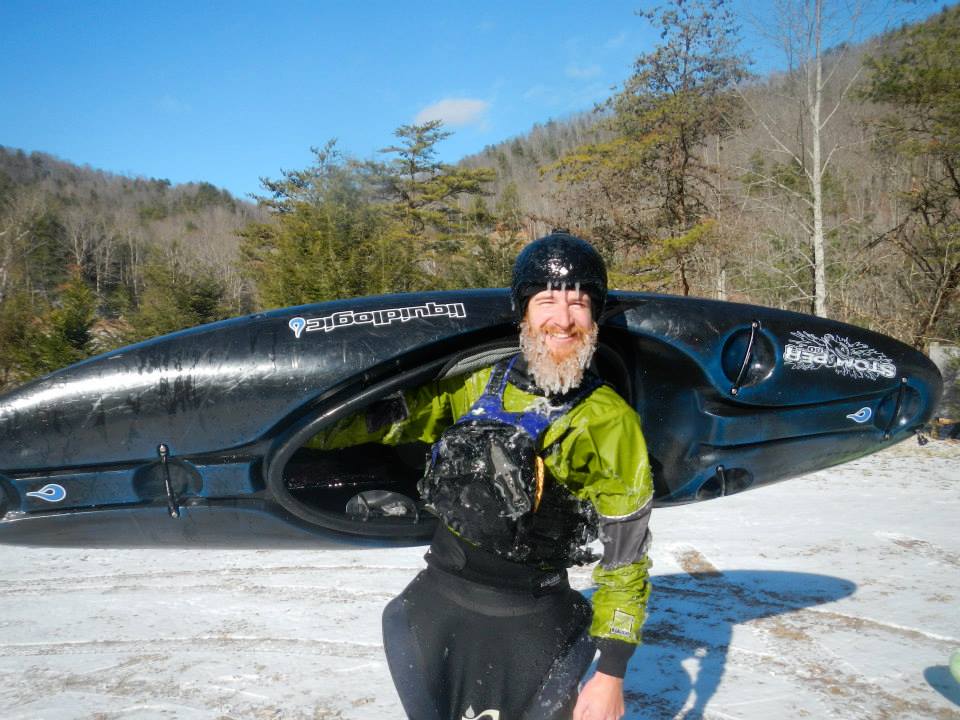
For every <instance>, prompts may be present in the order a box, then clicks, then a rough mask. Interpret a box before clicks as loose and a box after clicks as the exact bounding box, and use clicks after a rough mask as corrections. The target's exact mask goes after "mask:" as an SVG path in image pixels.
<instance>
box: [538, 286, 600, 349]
mask: <svg viewBox="0 0 960 720" xmlns="http://www.w3.org/2000/svg"><path fill="white" fill-rule="evenodd" d="M526 319H527V324H528V325H529V327H530V329H531V330H532V331H533V332H534V333H536V334H538V335H540V336H541V337H542V338H543V342H544V344H545V345H546V347H547V350H548V351H549V352H550V356H551V357H552V358H553V359H554V360H563V359H565V358H567V357H569V356H571V355H572V354H574V353H576V352H577V351H578V350H579V348H580V347H581V345H582V344H583V342H584V339H585V338H586V337H587V336H588V335H589V333H590V331H591V329H592V328H593V313H592V311H591V308H590V296H589V295H587V294H586V293H585V292H582V291H578V290H574V289H566V290H541V291H540V292H538V293H537V294H536V295H534V296H533V297H531V298H530V302H529V303H528V305H527V315H526Z"/></svg>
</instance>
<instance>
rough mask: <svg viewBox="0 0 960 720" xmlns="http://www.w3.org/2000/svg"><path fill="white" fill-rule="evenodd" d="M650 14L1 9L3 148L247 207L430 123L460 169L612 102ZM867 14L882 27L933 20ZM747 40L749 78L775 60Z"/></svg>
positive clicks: (512, 5)
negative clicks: (194, 186)
mask: <svg viewBox="0 0 960 720" xmlns="http://www.w3.org/2000/svg"><path fill="white" fill-rule="evenodd" d="M835 4H836V3H835ZM747 5H748V4H747V3H744V4H743V6H744V7H746V6H747ZM649 6H651V3H644V2H639V1H637V0H633V1H630V2H626V1H621V0H595V1H594V2H588V1H587V0H577V1H568V0H554V1H553V2H547V1H545V0H544V1H539V2H523V1H522V0H514V1H513V2H500V1H499V0H486V1H485V2H479V3H474V2H465V1H464V2H461V1H460V0H447V1H446V2H419V1H417V0H409V1H408V2H402V3H401V2H396V1H394V2H381V1H379V0H377V1H363V0H355V1H354V2H333V1H332V0H331V1H327V2H322V1H321V0H315V1H314V2H307V1H306V0H301V1H298V2H292V1H289V2H285V1H278V2H274V3H266V2H263V1H262V0H261V1H260V2H245V1H237V2H210V1H205V0H193V2H181V1H180V0H165V1H162V2H161V1H160V0H156V1H152V2H151V1H148V0H141V1H138V0H126V1H114V2H105V1H97V0H72V1H57V2H49V1H48V2H41V1H39V0H38V1H33V2H26V1H24V0H0V145H5V146H7V147H13V148H22V149H24V150H27V151H32V150H40V151H43V152H47V153H50V154H53V155H56V156H58V157H61V158H63V159H65V160H69V161H71V162H75V163H79V164H88V165H90V166H92V167H95V168H100V169H104V170H109V171H112V172H117V173H123V174H129V175H138V176H144V177H156V178H168V179H170V180H172V181H173V182H187V181H191V180H196V181H200V180H205V181H208V182H211V183H213V184H214V185H217V186H219V187H224V188H227V189H228V190H230V191H231V192H232V193H234V194H236V195H245V194H247V193H251V192H256V191H258V190H259V189H260V188H259V180H258V178H259V177H261V176H267V177H278V176H279V174H280V170H281V168H291V169H292V168H301V167H304V166H306V165H307V164H309V163H310V161H311V158H312V156H311V154H310V151H309V148H310V146H311V145H313V146H320V145H323V144H324V143H325V142H326V141H327V140H329V139H331V138H337V139H338V145H339V147H340V148H341V150H343V151H345V152H348V153H350V154H353V155H356V156H358V157H361V158H368V157H374V156H376V153H377V150H378V149H380V148H382V147H385V146H387V145H389V144H390V143H391V141H392V139H393V138H392V133H393V130H394V129H395V128H397V127H398V126H399V125H402V124H410V123H414V122H422V121H423V120H426V119H432V118H435V117H439V118H441V119H444V120H445V122H446V125H447V127H448V129H450V130H452V131H454V133H455V134H454V136H453V137H451V138H450V139H448V140H447V141H445V142H444V143H443V145H442V146H441V147H440V150H441V154H442V156H443V158H444V159H445V160H448V161H455V160H457V159H459V158H460V157H462V156H463V155H465V154H468V153H471V152H476V151H479V150H481V149H482V148H483V147H484V146H485V145H489V144H493V143H496V142H499V141H501V140H505V139H508V138H510V137H513V136H515V135H519V134H521V133H523V132H525V131H527V130H529V129H530V127H531V126H532V125H533V124H534V123H537V122H541V123H542V122H545V121H547V120H548V119H550V118H562V117H565V116H567V115H570V114H571V113H575V112H578V111H583V110H589V109H591V108H592V107H593V105H594V103H596V102H598V101H600V100H602V99H604V98H605V97H607V96H608V95H609V94H610V91H611V88H612V87H613V86H615V85H617V84H618V83H620V82H622V81H623V80H624V79H626V78H627V77H628V76H629V74H630V72H631V67H632V61H633V59H634V58H635V57H636V56H637V55H638V54H640V53H642V52H645V51H648V50H650V49H651V48H652V47H653V45H654V44H655V43H656V40H657V37H656V33H655V32H654V31H653V30H652V29H651V28H650V27H649V25H648V24H647V23H646V22H645V21H644V20H643V19H642V18H640V17H637V16H636V14H635V10H637V9H638V8H642V7H649ZM868 6H870V7H871V8H872V9H874V10H877V11H878V12H875V13H874V17H873V18H872V19H871V20H870V22H871V23H872V24H873V25H872V27H873V28H875V29H876V30H880V29H882V26H881V25H880V24H878V23H888V22H890V21H891V20H892V19H895V18H900V17H918V16H920V17H922V16H924V15H927V14H929V13H930V12H933V11H935V10H937V9H939V7H940V6H939V5H938V4H937V3H930V2H925V1H924V0H920V1H918V2H916V3H899V4H897V3H890V2H883V3H881V2H879V0H876V2H874V3H870V2H868ZM881 8H882V12H879V10H880V9H881ZM891 8H893V9H892V10H891ZM762 22H763V18H761V24H762ZM743 34H744V37H745V44H744V48H743V49H744V51H745V52H747V53H748V54H750V55H752V56H754V57H755V58H756V59H757V64H756V65H755V69H756V70H761V71H762V70H766V69H768V68H769V67H770V66H771V64H773V63H775V62H776V61H775V60H774V59H773V58H775V54H771V53H772V51H771V49H770V48H769V47H768V46H767V45H766V43H765V42H764V41H763V40H762V39H761V38H760V36H759V33H758V32H757V29H756V26H755V25H753V24H752V23H751V22H750V21H749V20H747V21H746V22H745V25H744V33H743Z"/></svg>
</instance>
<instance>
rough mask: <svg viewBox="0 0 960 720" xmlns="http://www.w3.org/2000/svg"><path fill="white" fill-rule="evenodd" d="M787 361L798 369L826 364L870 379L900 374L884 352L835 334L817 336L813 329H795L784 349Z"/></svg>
mask: <svg viewBox="0 0 960 720" xmlns="http://www.w3.org/2000/svg"><path fill="white" fill-rule="evenodd" d="M783 362H784V364H785V365H787V366H789V367H792V368H793V369H794V370H819V369H820V368H824V367H825V368H832V369H833V371H834V372H836V373H837V374H838V375H844V376H846V377H853V378H867V379H869V380H876V379H877V378H881V377H884V378H893V377H896V376H897V366H896V365H894V364H893V362H892V361H891V360H890V358H888V357H887V356H886V355H884V354H883V353H882V352H879V351H878V350H874V349H873V348H871V347H870V346H869V345H866V344H865V343H862V342H856V341H853V340H850V339H849V338H845V337H841V336H840V335H833V334H832V333H827V334H826V335H823V336H820V337H817V336H816V335H814V334H813V333H810V332H805V331H802V330H795V331H793V332H792V333H790V342H788V343H787V345H786V347H784V349H783Z"/></svg>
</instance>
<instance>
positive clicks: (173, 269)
mask: <svg viewBox="0 0 960 720" xmlns="http://www.w3.org/2000/svg"><path fill="white" fill-rule="evenodd" d="M177 250H178V248H177V247H176V246H174V247H173V248H172V249H171V252H170V253H169V254H168V255H167V256H166V257H164V256H163V255H162V254H160V253H159V252H154V253H153V257H152V260H151V261H150V262H149V263H148V264H147V266H146V268H145V270H144V281H143V292H142V294H141V296H140V302H139V307H138V309H137V310H136V311H135V312H134V313H133V314H132V315H131V316H130V317H129V324H130V328H131V329H130V333H129V335H128V337H127V338H126V339H127V341H129V342H135V341H138V340H146V339H148V338H152V337H155V336H157V335H164V334H166V333H171V332H175V331H177V330H183V329H184V328H188V327H194V326H196V325H203V324H204V323H209V322H214V321H216V320H223V319H224V318H225V317H227V315H228V313H227V312H226V310H225V308H224V302H223V300H224V289H223V285H222V284H221V283H220V282H219V281H218V280H217V279H216V278H215V277H214V275H213V272H212V271H211V270H210V269H208V268H204V267H202V266H199V265H198V264H197V263H196V262H190V263H188V262H187V261H186V260H185V258H184V257H183V256H182V255H181V254H180V253H178V252H177Z"/></svg>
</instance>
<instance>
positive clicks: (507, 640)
mask: <svg viewBox="0 0 960 720" xmlns="http://www.w3.org/2000/svg"><path fill="white" fill-rule="evenodd" d="M590 617H591V610H590V605H589V603H588V602H587V601H586V600H585V599H584V598H583V596H582V595H580V593H578V592H576V591H574V590H571V589H570V588H569V586H566V584H565V583H564V587H563V588H562V589H560V590H559V591H557V592H553V593H551V594H548V595H542V596H540V597H535V596H534V595H533V594H532V593H531V592H529V591H523V590H513V589H504V588H497V587H492V586H490V585H487V584H482V583H479V582H474V581H471V580H466V579H464V578H462V577H458V576H456V575H453V574H450V573H447V572H445V571H443V570H439V569H437V568H435V567H428V568H427V569H426V570H424V571H423V572H421V573H420V574H419V575H417V577H416V578H414V580H413V582H411V583H410V585H409V586H407V588H406V589H405V590H404V591H403V592H402V593H401V594H400V595H399V596H398V597H396V598H394V599H393V600H392V601H391V602H390V603H389V604H388V605H387V607H386V609H385V610H384V613H383V640H384V647H385V649H386V654H387V663H388V664H389V666H390V673H391V674H392V675H393V681H394V683H395V684H396V686H397V691H398V693H399V694H400V700H401V702H402V703H403V707H404V710H405V711H406V713H407V716H408V717H410V718H413V719H414V720H520V719H521V718H523V719H524V720H535V719H537V720H539V719H546V718H564V717H569V716H570V714H571V713H572V711H573V704H574V702H575V701H576V697H577V683H578V682H579V680H580V678H581V677H582V676H583V674H584V672H586V670H587V668H588V667H589V665H590V662H591V661H592V660H593V656H594V652H595V649H594V645H593V642H592V641H591V639H590V637H589V635H588V633H587V630H588V628H589V625H590Z"/></svg>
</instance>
